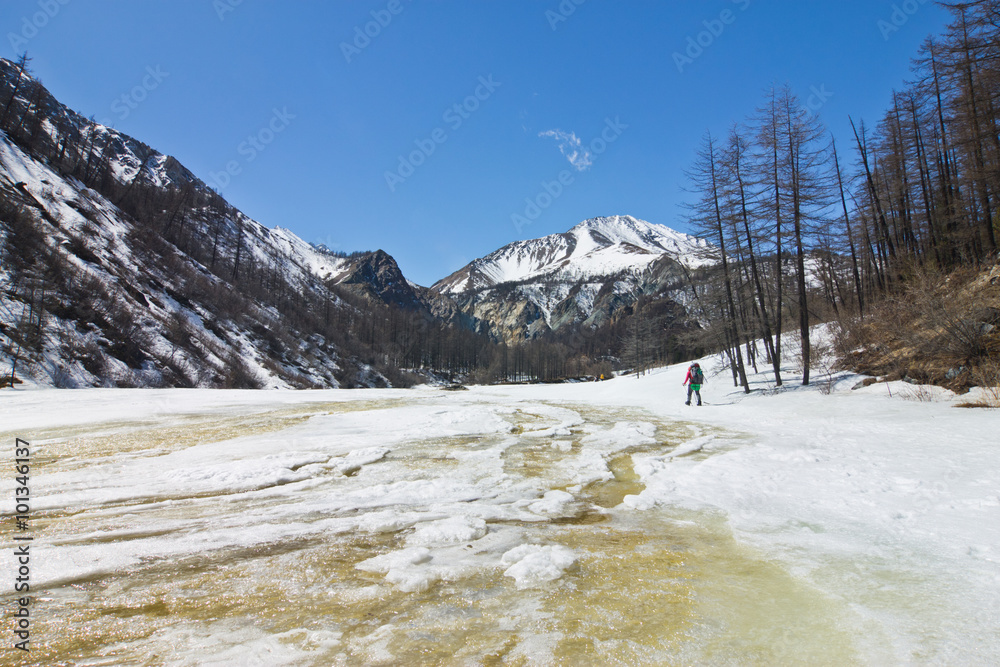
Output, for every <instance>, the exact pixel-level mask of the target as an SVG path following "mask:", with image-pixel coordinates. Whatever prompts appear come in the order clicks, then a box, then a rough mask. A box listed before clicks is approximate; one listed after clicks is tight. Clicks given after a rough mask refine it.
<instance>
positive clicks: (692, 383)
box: [681, 361, 705, 405]
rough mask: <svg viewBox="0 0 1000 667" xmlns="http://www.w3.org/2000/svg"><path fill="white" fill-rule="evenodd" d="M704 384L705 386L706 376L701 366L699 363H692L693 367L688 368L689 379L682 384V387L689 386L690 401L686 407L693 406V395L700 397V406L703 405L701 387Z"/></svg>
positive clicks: (685, 379)
mask: <svg viewBox="0 0 1000 667" xmlns="http://www.w3.org/2000/svg"><path fill="white" fill-rule="evenodd" d="M703 384H705V374H704V373H702V372H701V366H700V365H699V364H698V362H697V361H695V362H692V364H691V367H690V368H688V372H687V377H685V378H684V382H682V383H681V386H682V387H683V386H684V385H687V386H688V400H687V403H685V404H684V405H691V394H692V393H694V394H695V395H696V396H698V405H701V385H703Z"/></svg>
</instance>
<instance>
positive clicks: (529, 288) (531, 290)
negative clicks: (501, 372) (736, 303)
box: [432, 216, 713, 342]
mask: <svg viewBox="0 0 1000 667" xmlns="http://www.w3.org/2000/svg"><path fill="white" fill-rule="evenodd" d="M712 250H713V248H712V247H711V246H709V245H708V244H707V243H705V242H704V241H702V240H700V239H696V238H694V237H691V236H688V235H686V234H682V233H680V232H676V231H674V230H672V229H669V228H668V227H665V226H663V225H654V224H651V223H648V222H645V221H642V220H638V219H636V218H633V217H631V216H612V217H606V218H593V219H591V220H586V221H584V222H582V223H580V224H579V225H577V226H575V227H573V228H572V229H570V230H569V231H568V232H565V233H562V234H553V235H551V236H546V237H543V238H540V239H531V240H527V241H518V242H516V243H512V244H510V245H507V246H504V247H503V248H500V249H499V250H497V251H495V252H493V253H490V254H489V255H487V256H485V257H483V258H480V259H477V260H475V261H473V262H471V263H470V264H468V265H467V266H465V267H463V268H462V269H460V270H459V271H456V272H455V273H453V274H452V275H450V276H448V277H446V278H444V279H443V280H441V281H439V282H437V283H436V284H435V285H434V286H433V288H432V289H434V290H436V291H438V292H440V293H442V294H445V295H450V296H452V297H453V298H454V299H455V300H456V302H457V303H458V307H459V309H460V310H461V311H462V312H463V313H465V314H466V315H468V316H469V317H471V318H472V319H473V320H474V322H475V325H476V326H478V327H479V328H480V329H481V330H483V331H488V332H489V333H490V334H491V335H493V336H494V337H495V338H498V339H503V340H506V341H508V342H516V341H521V340H527V339H532V338H537V337H539V336H543V335H545V334H546V333H548V332H556V331H558V330H559V329H560V328H563V327H566V326H567V325H573V324H579V325H583V326H588V327H599V326H602V325H604V324H606V323H608V322H610V321H613V320H614V319H616V318H618V317H620V316H622V315H623V313H625V312H626V310H627V309H628V308H630V307H631V306H632V305H633V304H634V303H635V302H636V301H637V299H638V298H639V297H640V296H646V297H655V298H657V299H668V300H671V301H676V302H678V303H681V304H683V303H685V302H686V301H687V299H688V293H687V289H686V286H687V285H688V284H689V281H688V275H689V273H690V271H692V270H696V269H698V268H700V267H703V266H706V265H709V264H711V263H712V262H713V260H712V259H711V253H712Z"/></svg>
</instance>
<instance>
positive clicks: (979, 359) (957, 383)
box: [836, 265, 1000, 407]
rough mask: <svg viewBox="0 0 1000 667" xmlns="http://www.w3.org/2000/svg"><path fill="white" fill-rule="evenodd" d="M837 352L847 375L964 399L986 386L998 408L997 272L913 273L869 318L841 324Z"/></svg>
mask: <svg viewBox="0 0 1000 667" xmlns="http://www.w3.org/2000/svg"><path fill="white" fill-rule="evenodd" d="M836 345H837V353H838V357H839V358H840V360H841V363H842V365H843V366H844V367H846V368H850V369H852V370H855V371H857V372H860V373H864V374H866V375H872V376H876V377H884V378H886V379H889V380H902V379H910V380H913V381H915V382H918V383H924V384H937V385H941V386H944V387H947V388H949V389H952V390H953V391H956V392H959V393H964V392H966V391H967V390H968V389H969V388H970V387H974V386H978V387H984V388H985V389H986V393H987V395H988V397H989V399H990V401H991V402H992V403H993V404H994V405H995V406H997V407H1000V265H998V266H995V267H992V268H991V269H990V270H986V271H977V270H972V269H963V270H960V271H957V272H955V273H952V274H948V275H943V274H939V273H933V272H913V273H912V274H911V275H910V276H909V277H908V280H907V284H906V287H905V288H904V289H902V290H901V291H899V292H898V293H896V294H894V295H893V296H891V297H889V298H886V299H885V300H883V301H882V302H881V303H879V304H877V305H875V306H874V307H872V308H871V309H870V310H869V312H868V313H866V316H865V317H864V318H860V317H854V318H844V319H843V320H842V321H841V323H840V335H839V336H838V338H837V341H836Z"/></svg>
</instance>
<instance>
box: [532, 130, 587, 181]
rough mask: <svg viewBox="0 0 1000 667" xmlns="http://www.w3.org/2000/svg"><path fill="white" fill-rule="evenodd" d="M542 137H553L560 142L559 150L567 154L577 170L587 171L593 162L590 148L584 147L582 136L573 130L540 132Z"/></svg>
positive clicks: (567, 157)
mask: <svg viewBox="0 0 1000 667" xmlns="http://www.w3.org/2000/svg"><path fill="white" fill-rule="evenodd" d="M538 136H540V137H552V138H554V139H555V140H556V141H558V142H559V152H560V153H562V154H563V155H565V156H566V159H567V160H569V163H570V164H571V165H573V168H574V169H576V170H577V171H586V170H587V169H589V168H590V165H591V164H593V160H592V159H591V154H590V150H588V149H587V148H586V147H584V145H583V142H582V141H580V137H578V136H576V134H574V133H572V132H563V131H562V130H548V131H546V132H539V133H538Z"/></svg>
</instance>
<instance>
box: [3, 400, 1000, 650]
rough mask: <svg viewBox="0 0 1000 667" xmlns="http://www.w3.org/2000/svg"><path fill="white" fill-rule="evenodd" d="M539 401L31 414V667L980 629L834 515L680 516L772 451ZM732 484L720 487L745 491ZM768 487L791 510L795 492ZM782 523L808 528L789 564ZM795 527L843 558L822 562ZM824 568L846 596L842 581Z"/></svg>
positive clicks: (786, 644) (84, 407)
mask: <svg viewBox="0 0 1000 667" xmlns="http://www.w3.org/2000/svg"><path fill="white" fill-rule="evenodd" d="M604 384H606V385H613V384H614V383H604ZM533 391H534V392H535V393H532V392H531V391H527V390H526V391H522V392H518V390H517V389H516V388H513V389H509V390H504V391H491V390H479V389H474V390H473V391H468V392H445V391H441V390H432V389H418V390H412V391H395V390H389V391H355V392H350V391H341V392H258V393H251V392H246V393H241V392H231V393H225V392H201V391H183V390H182V391H174V392H170V391H157V392H145V393H144V392H128V391H120V392H119V391H103V392H102V391H93V392H74V393H70V392H36V393H35V394H34V396H32V397H29V398H28V399H23V398H22V401H23V402H22V404H20V405H19V407H20V408H21V411H20V413H19V414H20V416H13V417H12V418H11V419H8V420H7V423H8V424H13V425H14V427H15V428H14V429H13V430H11V429H9V428H3V429H2V430H4V431H5V433H4V434H3V437H4V438H5V439H6V440H10V441H11V442H12V441H13V437H14V436H15V435H16V436H19V437H23V438H26V439H27V440H29V441H30V442H31V447H32V452H33V462H32V466H33V467H32V480H33V481H32V502H31V505H32V507H31V531H32V534H33V535H34V538H35V539H34V543H33V546H32V554H33V561H32V592H33V593H35V595H36V596H37V597H36V600H35V602H34V606H33V608H32V619H33V621H32V627H31V638H32V652H31V654H30V660H29V661H28V662H24V663H23V664H39V665H43V664H44V665H48V664H57V663H64V664H68V663H72V664H86V665H122V664H136V665H140V664H141V665H155V664H234V665H235V664H240V665H247V664H261V665H274V664H302V665H313V664H315V665H330V664H333V665H337V664H351V665H353V664H365V665H379V664H385V665H390V664H391V665H397V664H443V665H452V664H456V665H457V664H461V665H476V664H481V665H493V664H497V665H499V664H504V665H508V664H509V665H534V664H563V665H587V664H593V665H605V664H624V665H631V664H667V665H669V664H713V665H714V664H740V665H744V664H761V665H764V664H810V665H817V664H820V665H821V664H831V665H842V664H865V663H869V664H874V663H876V662H878V661H879V660H882V659H900V658H902V659H903V660H905V661H910V660H912V661H914V662H921V661H922V658H925V659H926V660H927V661H928V662H938V661H942V660H944V661H947V657H948V656H954V655H959V654H958V653H954V652H952V651H953V650H954V647H953V646H952V642H953V641H954V636H952V635H949V634H948V633H949V629H948V627H947V624H948V621H947V619H946V618H944V617H941V618H940V619H939V618H938V615H939V614H944V615H948V614H953V613H955V609H953V608H952V607H950V606H949V605H950V604H951V603H950V602H948V599H947V596H944V597H940V596H939V597H937V598H935V599H934V600H930V601H927V602H928V603H930V604H931V606H932V609H931V610H929V611H928V610H927V609H921V608H919V607H918V605H917V602H918V600H917V599H916V598H917V596H918V595H922V594H923V593H921V591H926V590H929V587H930V586H931V584H930V582H929V581H928V580H927V579H928V578H933V577H931V575H929V574H927V573H921V572H920V571H919V568H918V569H917V570H914V569H913V568H912V567H910V566H909V565H907V564H905V563H903V564H902V565H901V566H899V567H898V568H895V569H894V568H893V567H892V565H891V563H888V562H884V560H880V559H872V558H871V557H870V555H865V554H863V553H862V554H858V555H856V556H852V555H851V554H850V553H847V552H848V551H849V550H850V548H851V547H850V545H849V543H848V542H845V541H844V540H840V539H839V538H838V537H837V536H832V535H830V534H829V533H828V531H827V528H826V527H824V526H822V525H819V524H818V523H811V522H810V521H809V520H808V517H798V518H796V519H795V521H800V522H801V524H802V525H794V526H792V527H789V526H787V525H786V524H788V523H790V522H791V523H794V521H791V519H789V518H783V519H782V522H781V527H764V528H760V529H755V531H756V532H754V533H753V535H750V533H747V534H745V535H744V534H741V533H739V532H738V531H737V529H738V528H740V526H744V524H746V522H748V521H752V520H755V518H758V517H759V516H762V515H765V514H766V513H767V508H757V509H754V507H755V505H754V503H755V502H756V501H755V500H754V498H753V497H751V496H749V495H747V494H745V493H744V494H742V495H740V492H738V491H734V490H735V489H738V487H739V485H738V484H736V483H735V482H734V483H733V484H732V488H729V487H726V488H727V489H729V490H730V491H733V492H734V493H735V494H736V497H737V499H739V500H740V502H741V503H742V505H741V507H742V510H741V512H739V513H737V512H735V511H733V509H732V508H731V507H728V506H727V502H725V499H726V496H725V494H724V493H720V494H719V495H720V498H721V499H722V500H721V501H720V502H719V503H718V504H713V503H709V502H702V501H698V502H693V501H691V500H690V497H691V494H688V495H687V496H686V498H687V500H685V501H677V502H673V501H671V499H670V498H671V494H670V491H669V489H668V490H665V481H664V480H665V479H667V478H669V479H676V480H683V479H684V478H685V477H690V476H691V475H695V474H704V473H699V472H698V471H705V470H712V469H713V468H714V467H716V466H717V465H719V464H718V463H717V462H725V461H728V460H729V459H732V458H734V457H739V456H740V455H741V453H742V452H746V451H749V450H752V449H753V448H754V447H755V446H756V445H755V439H754V437H753V436H751V435H749V434H747V433H744V432H741V431H740V430H738V429H734V428H732V427H731V426H729V427H722V426H706V425H705V424H704V423H694V422H689V421H685V420H683V419H681V418H677V417H669V416H666V415H663V414H657V413H656V412H655V411H651V410H647V409H643V408H642V407H638V406H625V405H614V404H613V401H603V402H602V401H589V402H583V401H580V400H576V399H578V398H579V395H581V394H579V392H581V391H584V389H578V390H574V391H576V392H577V393H576V394H573V395H570V394H566V395H564V396H560V395H559V393H558V392H555V393H554V394H553V395H552V397H551V398H548V399H545V400H541V399H540V398H539V396H538V394H537V392H538V391H540V390H537V389H536V390H533ZM605 391H607V389H605ZM564 393H565V392H564ZM571 393H572V392H571ZM61 397H67V398H68V400H66V401H64V402H63V403H61V404H59V403H55V402H54V399H58V398H61ZM48 408H52V409H53V410H55V411H53V412H50V413H45V410H46V409H48ZM715 409H719V408H715ZM43 414H47V415H48V416H46V417H44V418H43V417H41V416H40V415H43ZM32 415H34V416H32ZM8 416H10V415H8ZM19 419H20V422H19ZM6 440H5V441H6ZM720 469H721V470H727V471H728V468H726V467H725V466H723V467H722V468H720ZM784 470H785V472H783V473H782V475H783V477H780V478H779V479H788V468H787V466H786V468H785V469H784ZM758 472H759V471H758V470H754V469H748V471H747V476H748V478H749V479H753V478H754V475H756V474H757V473H758ZM727 474H728V473H727ZM692 479H693V478H692ZM8 481H9V480H4V482H5V484H6V483H7V482H8ZM705 483H706V484H709V482H705ZM712 483H714V484H717V485H721V486H719V487H718V488H720V489H721V488H722V487H723V486H725V485H726V484H727V482H726V475H725V474H720V475H718V476H717V479H716V480H715V482H712ZM768 484H771V486H769V485H768ZM789 484H793V482H792V481H789ZM668 486H669V485H668ZM759 490H760V491H761V493H771V494H773V495H776V496H777V495H780V494H778V493H777V490H776V489H775V488H773V482H765V483H763V486H762V487H761V488H760V489H759ZM674 491H676V489H674ZM8 497H9V496H8ZM678 497H680V496H678ZM785 500H787V499H785ZM827 505H829V503H827ZM775 507H778V508H779V509H780V508H781V507H782V506H781V504H780V503H777V502H776V504H775ZM9 513H10V512H9V511H8V512H7V514H9ZM4 519H5V520H4V524H3V539H4V541H5V544H11V543H12V542H11V540H12V539H13V537H14V536H15V533H16V531H15V530H14V524H13V523H12V521H11V518H10V517H9V516H5V517H4ZM776 525H777V524H776ZM744 527H745V526H744ZM829 527H830V528H832V529H835V528H836V526H835V525H832V524H831V525H830V526H829ZM768 531H772V532H774V533H775V534H778V533H781V534H782V535H784V537H780V536H779V537H776V538H775V540H774V544H775V548H774V550H773V551H772V550H771V549H770V548H769V547H768V541H767V539H768V538H767V537H766V536H767V534H768ZM782 531H784V532H782ZM754 535H755V536H756V537H753V536H754ZM788 535H794V536H795V537H796V539H798V538H799V537H801V536H802V535H809V536H813V535H816V536H818V539H819V543H818V544H817V546H816V548H815V549H813V550H810V549H809V548H808V547H802V546H800V545H801V542H795V541H789V539H786V538H787V536H788ZM829 540H835V541H837V544H836V546H835V547H833V548H831V547H830V545H829V544H825V543H824V542H826V541H829ZM986 548H992V546H988V547H986ZM797 549H802V550H803V553H802V554H801V555H800V556H796V555H795V553H796V550H797ZM828 552H829V553H828ZM876 565H877V567H878V568H881V570H880V571H877V572H876V571H874V569H873V568H875V567H876ZM824 569H825V573H823V571H824ZM817 572H820V573H823V574H822V577H823V578H825V579H826V580H834V581H840V582H846V583H845V584H844V585H845V586H846V588H843V589H839V588H830V589H824V588H823V586H818V585H817V583H816V582H817V574H816V573H817ZM865 578H867V580H868V583H867V584H866V585H864V586H860V585H857V586H856V588H855V589H851V588H850V582H851V581H855V580H858V579H865ZM11 579H12V577H10V576H8V577H5V579H4V581H3V583H4V585H5V586H6V587H7V599H11V598H12V597H13V594H12V592H11V591H10V587H11V583H8V581H9V580H11ZM942 583H946V582H942ZM855 584H857V581H855ZM934 585H936V584H934ZM852 591H854V592H852ZM956 609H958V612H959V613H961V608H956ZM949 618H952V620H953V621H954V620H955V619H954V618H953V617H949ZM872 619H881V620H879V621H878V622H873V620H872ZM900 619H903V620H902V621H900ZM929 619H932V620H931V622H932V623H934V625H933V627H930V628H927V632H926V633H921V631H920V630H919V629H917V628H919V627H920V626H921V625H926V623H927V622H928V620H929ZM939 620H940V623H939V622H938V621H939ZM907 623H909V625H907ZM988 623H989V621H988V620H987V624H988ZM987 627H988V625H987ZM969 631H971V632H975V631H976V628H975V627H972V628H969ZM897 633H898V634H897ZM977 642H978V640H977ZM981 648H982V647H981ZM977 650H979V649H975V648H974V647H972V648H970V649H969V651H966V652H965V653H962V654H961V655H965V656H966V657H971V659H972V662H973V663H975V660H976V659H978V657H979V656H980V655H988V652H989V651H992V650H994V648H993V647H990V646H988V645H986V646H985V648H982V651H984V652H983V653H976V652H975V651H977ZM983 664H986V662H983Z"/></svg>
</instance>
